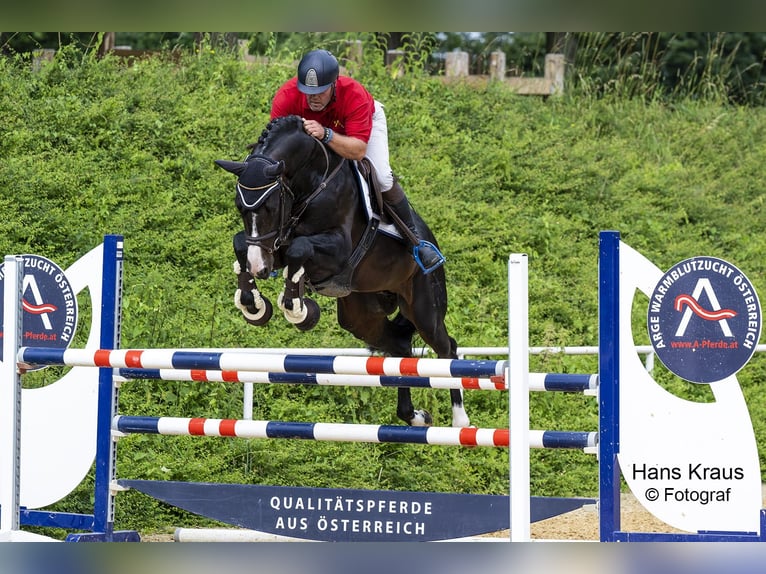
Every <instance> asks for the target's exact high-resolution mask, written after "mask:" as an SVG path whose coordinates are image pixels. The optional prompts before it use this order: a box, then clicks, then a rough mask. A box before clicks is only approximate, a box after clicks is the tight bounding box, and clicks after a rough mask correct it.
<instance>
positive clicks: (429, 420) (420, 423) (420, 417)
mask: <svg viewBox="0 0 766 574" xmlns="http://www.w3.org/2000/svg"><path fill="white" fill-rule="evenodd" d="M432 424H434V419H433V417H432V416H431V413H429V412H428V411H426V410H417V411H415V412H414V413H413V415H412V418H411V419H410V426H413V427H430V426H431V425H432Z"/></svg>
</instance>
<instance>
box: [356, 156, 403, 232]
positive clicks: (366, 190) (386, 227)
mask: <svg viewBox="0 0 766 574" xmlns="http://www.w3.org/2000/svg"><path fill="white" fill-rule="evenodd" d="M351 165H352V166H353V171H354V176H355V177H356V186H357V189H358V190H359V193H360V194H361V197H362V204H363V206H364V214H365V216H366V217H367V221H369V220H370V217H372V200H371V199H370V186H369V185H367V182H366V181H365V179H364V178H363V177H362V175H361V174H360V173H359V167H358V164H357V162H356V161H352V162H351ZM378 233H383V234H385V235H389V236H391V237H395V238H397V239H402V234H401V233H399V230H398V229H397V228H396V226H395V225H394V224H393V223H391V222H383V221H382V220H381V222H380V225H379V227H378Z"/></svg>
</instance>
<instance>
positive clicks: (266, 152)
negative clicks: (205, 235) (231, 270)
mask: <svg viewBox="0 0 766 574" xmlns="http://www.w3.org/2000/svg"><path fill="white" fill-rule="evenodd" d="M248 148H249V149H250V150H251V151H250V155H249V156H248V157H247V158H246V159H245V161H243V162H235V161H227V160H216V162H215V163H216V164H217V165H218V166H219V167H222V168H223V169H225V170H226V171H229V172H231V173H233V174H235V175H236V176H237V177H238V180H237V188H236V189H237V193H236V199H235V203H236V206H237V209H238V210H239V212H240V214H241V215H242V220H243V222H244V224H245V238H246V241H247V245H248V248H247V265H248V269H247V271H249V272H250V273H251V274H252V275H253V276H255V277H256V278H258V279H263V278H265V277H267V276H268V275H269V273H271V271H272V269H273V268H274V265H275V257H276V258H277V261H276V264H278V263H279V261H278V258H279V253H278V250H279V248H280V247H282V246H283V245H284V244H285V243H286V242H288V241H289V239H290V235H291V234H292V232H293V228H294V225H295V223H296V221H297V220H298V219H299V218H300V217H301V214H302V210H305V208H306V205H307V204H308V202H309V201H310V199H307V198H310V197H311V196H312V194H313V193H314V192H315V191H316V190H317V189H318V186H319V185H320V184H322V182H324V181H325V179H326V178H327V176H328V171H329V169H330V163H331V159H330V158H331V152H330V151H328V149H327V148H326V147H325V146H324V145H323V144H321V143H319V141H318V140H316V139H315V138H313V137H311V136H310V135H308V134H307V133H306V132H305V131H304V130H303V120H302V119H301V118H300V117H299V116H286V117H282V118H276V119H274V120H272V121H271V122H269V124H268V125H267V126H266V128H265V129H264V130H263V133H262V134H261V136H260V137H259V138H258V141H257V142H256V143H255V144H252V145H250V146H248ZM332 156H333V157H337V156H335V155H334V154H332ZM294 205H299V206H300V207H298V208H297V210H298V211H300V213H292V209H293V206H294Z"/></svg>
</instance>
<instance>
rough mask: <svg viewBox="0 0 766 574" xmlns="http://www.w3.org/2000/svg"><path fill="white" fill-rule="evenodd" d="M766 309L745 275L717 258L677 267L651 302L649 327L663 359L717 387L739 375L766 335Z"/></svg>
mask: <svg viewBox="0 0 766 574" xmlns="http://www.w3.org/2000/svg"><path fill="white" fill-rule="evenodd" d="M761 322H762V318H761V306H760V302H759V301H758V296H757V295H756V292H755V288H754V287H753V284H752V283H751V282H750V280H749V279H748V278H747V277H746V276H745V274H744V273H742V271H740V270H739V269H737V268H736V267H735V266H734V265H732V264H731V263H729V262H727V261H724V260H722V259H718V258H716V257H693V258H691V259H686V260H684V261H681V262H680V263H678V264H676V265H674V266H673V267H672V268H671V269H670V270H669V271H668V272H667V273H665V274H664V275H663V276H662V278H661V279H660V280H659V282H658V283H657V285H656V287H655V288H654V292H653V293H652V295H651V298H650V300H649V311H648V316H647V327H648V331H649V338H650V340H651V343H652V347H653V348H654V351H655V353H656V354H657V357H658V358H659V359H660V361H662V363H663V364H664V365H665V366H666V367H667V368H668V370H670V371H671V372H672V373H674V374H676V375H678V376H679V377H681V378H683V379H685V380H687V381H691V382H693V383H712V382H715V381H720V380H723V379H725V378H727V377H729V376H730V375H733V374H734V373H736V372H737V371H739V370H740V369H741V368H742V367H743V366H744V365H745V364H746V363H747V362H748V361H749V360H750V357H752V355H753V353H754V352H755V347H756V345H757V344H758V341H759V339H760V334H761Z"/></svg>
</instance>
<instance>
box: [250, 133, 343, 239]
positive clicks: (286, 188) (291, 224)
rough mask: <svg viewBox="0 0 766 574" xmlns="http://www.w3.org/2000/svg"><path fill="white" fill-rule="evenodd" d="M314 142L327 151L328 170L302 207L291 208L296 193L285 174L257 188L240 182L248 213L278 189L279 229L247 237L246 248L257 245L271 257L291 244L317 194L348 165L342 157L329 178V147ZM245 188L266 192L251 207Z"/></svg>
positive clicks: (326, 166)
mask: <svg viewBox="0 0 766 574" xmlns="http://www.w3.org/2000/svg"><path fill="white" fill-rule="evenodd" d="M311 139H313V140H314V141H315V142H316V143H318V144H319V147H320V148H321V150H322V151H323V152H324V157H325V170H324V174H323V175H322V181H321V182H320V183H319V185H318V186H317V187H316V188H315V189H314V191H312V192H311V193H310V194H309V195H308V196H307V197H306V198H305V199H304V200H303V201H301V202H300V203H299V204H297V205H292V203H293V201H294V200H295V194H294V193H293V190H292V189H291V188H290V185H289V184H288V183H287V181H286V179H285V177H284V176H283V175H280V176H279V178H278V179H276V180H275V181H273V182H269V183H268V184H266V185H263V186H260V187H256V188H250V187H246V186H244V185H242V184H240V183H239V182H237V193H238V194H239V199H240V201H241V202H242V205H243V206H244V207H245V209H246V211H247V212H249V213H252V212H255V211H257V210H258V209H259V208H260V207H261V206H262V205H263V204H264V203H265V202H266V200H267V199H268V197H269V196H270V195H271V194H272V193H274V191H276V190H279V228H278V229H274V230H273V231H269V232H267V233H264V234H263V235H258V236H256V237H250V236H246V237H245V242H246V243H247V245H255V246H256V247H260V248H261V249H263V250H265V251H267V252H268V253H270V254H271V253H274V252H275V251H277V250H278V249H279V248H280V247H281V246H282V245H286V244H287V243H289V240H290V237H291V236H292V234H293V231H295V227H296V226H297V225H298V222H299V221H300V219H301V217H303V214H304V212H305V211H306V209H307V208H308V206H309V204H310V203H311V202H312V201H313V200H314V198H315V197H316V196H317V195H319V194H320V193H321V192H322V191H324V189H325V188H326V187H327V184H328V183H330V182H331V181H332V180H333V178H334V177H335V176H336V175H337V174H338V173H339V172H340V169H341V167H343V164H344V163H345V162H346V160H345V158H341V161H340V162H338V165H336V166H335V168H334V169H333V170H332V172H331V173H330V174H329V176H328V171H329V170H330V154H329V153H328V152H327V148H326V147H325V145H324V144H323V143H322V142H320V141H319V140H317V139H314V138H313V137H312V138H311ZM243 189H245V190H248V191H258V190H260V189H264V190H265V191H264V192H263V193H262V194H261V196H260V197H258V199H256V200H255V201H254V202H253V203H252V204H248V203H247V202H246V201H245V197H244V192H243V191H242V190H243ZM285 196H289V199H290V204H291V206H290V209H289V213H288V209H287V208H286V207H285V206H286V205H287V203H288V201H287V200H286V197H285ZM272 238H273V239H274V240H273V241H272V243H271V246H269V245H267V243H266V242H268V241H269V240H271V239H272Z"/></svg>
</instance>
